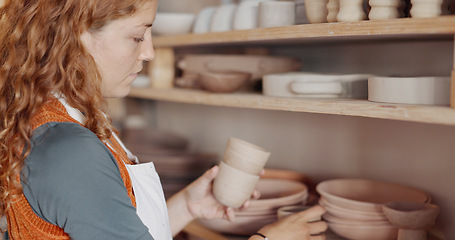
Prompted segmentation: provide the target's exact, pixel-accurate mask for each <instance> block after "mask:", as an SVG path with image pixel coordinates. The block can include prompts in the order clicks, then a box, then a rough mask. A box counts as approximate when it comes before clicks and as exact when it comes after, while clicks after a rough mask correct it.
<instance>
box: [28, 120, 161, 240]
mask: <svg viewBox="0 0 455 240" xmlns="http://www.w3.org/2000/svg"><path fill="white" fill-rule="evenodd" d="M43 128H44V129H43ZM37 130H40V131H37V132H36V134H35V136H34V138H33V141H32V151H31V154H30V155H29V156H28V158H27V159H26V161H25V167H24V168H23V171H22V176H21V182H22V185H23V191H24V195H25V197H26V198H27V200H28V201H29V203H30V205H31V207H32V209H33V211H34V212H35V213H36V214H37V215H38V216H39V217H41V218H42V219H43V220H45V221H47V222H49V223H51V224H54V225H57V226H59V227H61V228H63V229H64V231H65V232H66V233H68V234H69V236H70V237H71V239H74V240H89V239H90V240H92V239H110V240H116V239H119V240H120V239H121V240H124V239H138V240H151V239H153V237H152V236H151V235H150V233H149V232H148V228H147V227H146V226H145V225H144V224H143V223H142V221H141V220H140V218H139V216H138V215H137V214H136V208H135V207H134V206H133V205H132V204H131V200H130V198H129V196H128V193H127V190H126V188H125V185H124V183H123V181H122V178H121V176H120V171H119V168H118V165H117V162H116V160H115V158H114V156H113V155H112V153H111V152H110V151H109V149H108V148H107V147H106V146H105V145H104V144H103V143H102V142H101V141H100V140H99V139H98V138H97V137H96V135H95V134H93V133H92V132H91V131H89V130H88V129H86V128H84V127H82V126H80V125H78V124H74V123H48V124H46V125H43V126H41V127H40V128H39V129H37Z"/></svg>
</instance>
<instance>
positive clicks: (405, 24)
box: [153, 16, 455, 47]
mask: <svg viewBox="0 0 455 240" xmlns="http://www.w3.org/2000/svg"><path fill="white" fill-rule="evenodd" d="M454 34H455V16H441V17H436V18H427V19H416V18H399V19H392V20H375V21H371V20H365V21H359V22H337V23H317V24H300V25H293V26H285V27H274V28H257V29H252V30H237V31H229V32H215V33H204V34H184V35H174V36H156V37H154V39H153V42H154V45H155V47H185V46H195V45H225V44H227V43H228V44H230V45H233V44H240V43H242V44H256V43H283V42H296V43H298V42H305V41H307V42H308V41H309V42H312V41H314V42H316V41H321V40H332V39H333V40H335V39H338V40H341V39H348V40H356V39H358V40H361V39H413V38H416V39H419V38H432V37H433V38H434V37H447V38H453V36H454Z"/></svg>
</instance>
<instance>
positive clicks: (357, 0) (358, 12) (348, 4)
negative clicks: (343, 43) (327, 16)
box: [337, 0, 367, 22]
mask: <svg viewBox="0 0 455 240" xmlns="http://www.w3.org/2000/svg"><path fill="white" fill-rule="evenodd" d="M366 18H367V15H366V14H365V12H364V10H363V0H340V10H339V12H338V15H337V20H338V22H356V21H362V20H364V19H366Z"/></svg>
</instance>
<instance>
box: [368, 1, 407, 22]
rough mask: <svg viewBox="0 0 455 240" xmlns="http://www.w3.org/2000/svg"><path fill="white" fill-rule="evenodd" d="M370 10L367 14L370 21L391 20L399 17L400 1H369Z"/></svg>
mask: <svg viewBox="0 0 455 240" xmlns="http://www.w3.org/2000/svg"><path fill="white" fill-rule="evenodd" d="M369 4H370V6H371V10H370V12H369V14H368V18H369V19H370V20H381V19H393V18H398V17H399V16H400V13H399V9H398V8H399V7H400V5H401V0H369Z"/></svg>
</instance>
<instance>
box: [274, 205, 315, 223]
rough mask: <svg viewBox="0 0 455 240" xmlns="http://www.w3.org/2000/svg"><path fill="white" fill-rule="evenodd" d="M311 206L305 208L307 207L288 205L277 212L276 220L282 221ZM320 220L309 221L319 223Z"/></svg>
mask: <svg viewBox="0 0 455 240" xmlns="http://www.w3.org/2000/svg"><path fill="white" fill-rule="evenodd" d="M311 207H312V206H307V205H288V206H284V207H280V208H278V210H277V217H278V220H280V219H283V218H285V217H287V216H290V215H292V214H295V213H299V212H302V211H305V210H307V209H308V208H311ZM319 220H321V218H317V219H313V220H311V221H319Z"/></svg>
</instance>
